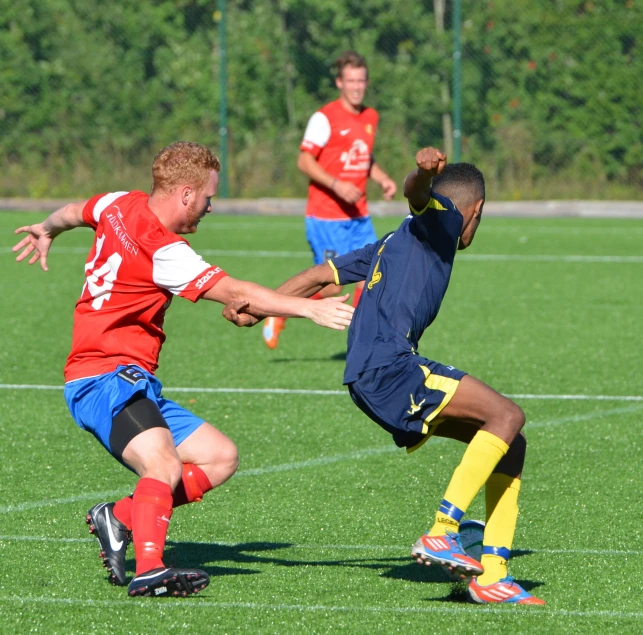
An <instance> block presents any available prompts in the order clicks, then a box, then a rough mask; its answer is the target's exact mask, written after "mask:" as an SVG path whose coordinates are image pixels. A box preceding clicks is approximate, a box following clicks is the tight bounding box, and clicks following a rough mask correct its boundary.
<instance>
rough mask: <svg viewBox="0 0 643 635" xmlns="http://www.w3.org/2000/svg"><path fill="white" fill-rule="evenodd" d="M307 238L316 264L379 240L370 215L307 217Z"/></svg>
mask: <svg viewBox="0 0 643 635" xmlns="http://www.w3.org/2000/svg"><path fill="white" fill-rule="evenodd" d="M306 238H307V239H308V244H309V245H310V248H311V249H312V250H313V260H314V263H315V264H316V265H320V264H321V263H322V262H326V261H327V260H330V259H331V258H335V257H336V256H343V255H344V254H347V253H348V252H349V251H354V250H355V249H361V248H362V247H365V246H366V245H370V244H371V243H374V242H376V241H377V236H376V234H375V229H374V228H373V221H372V220H371V218H370V216H366V217H363V218H353V219H351V220H320V219H319V218H311V217H309V216H308V217H306Z"/></svg>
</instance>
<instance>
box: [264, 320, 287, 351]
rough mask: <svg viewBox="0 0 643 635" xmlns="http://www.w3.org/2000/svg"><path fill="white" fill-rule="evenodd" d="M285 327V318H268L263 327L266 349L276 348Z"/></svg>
mask: <svg viewBox="0 0 643 635" xmlns="http://www.w3.org/2000/svg"><path fill="white" fill-rule="evenodd" d="M285 327H286V318H282V317H269V318H266V322H265V324H264V325H263V330H262V333H263V341H264V342H265V343H266V346H267V347H268V348H271V349H274V348H277V344H278V343H279V334H280V333H281V332H282V331H283V330H284V328H285Z"/></svg>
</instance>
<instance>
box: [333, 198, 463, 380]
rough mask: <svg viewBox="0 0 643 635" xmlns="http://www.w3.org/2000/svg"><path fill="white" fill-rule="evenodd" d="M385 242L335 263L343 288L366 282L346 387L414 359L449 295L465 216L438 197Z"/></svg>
mask: <svg viewBox="0 0 643 635" xmlns="http://www.w3.org/2000/svg"><path fill="white" fill-rule="evenodd" d="M411 212H412V213H411V214H410V215H409V216H408V217H407V218H406V219H405V220H404V221H403V222H402V224H401V225H400V226H399V228H398V229H397V230H396V231H395V232H393V233H391V234H389V235H388V236H385V237H384V238H382V239H381V240H380V241H378V242H376V243H373V244H371V245H367V246H366V247H363V248H362V249H358V250H356V251H352V252H350V253H348V254H346V255H344V256H339V257H337V258H333V259H332V260H331V261H329V262H330V264H331V266H332V267H333V269H334V270H335V277H336V282H337V283H338V284H340V285H344V284H350V283H352V282H358V281H360V280H364V281H366V284H365V285H364V291H363V293H362V297H361V298H360V301H359V304H358V306H357V309H356V311H355V314H354V315H353V321H352V323H351V326H350V330H349V333H348V352H347V355H346V371H345V373H344V383H345V384H348V383H351V382H354V381H355V380H357V378H358V376H359V375H360V373H363V372H364V371H366V370H370V369H373V368H380V367H382V366H386V365H388V364H390V363H392V362H394V361H395V360H397V359H398V358H399V357H400V356H403V355H412V354H413V353H414V352H415V351H416V350H417V346H418V341H419V339H420V337H422V334H423V333H424V331H425V329H426V328H427V327H428V326H429V325H430V324H431V323H432V322H433V320H435V318H436V316H437V314H438V311H439V310H440V305H441V303H442V298H444V294H445V293H446V291H447V287H448V285H449V278H450V277H451V270H452V269H453V259H454V257H455V252H456V250H457V247H458V239H459V237H460V234H461V233H462V223H463V218H462V214H461V213H460V212H459V211H458V209H457V208H456V207H455V205H454V204H453V203H452V202H451V200H450V199H448V198H446V197H444V196H440V195H439V194H436V193H435V192H434V193H432V198H431V200H430V201H429V203H428V204H427V206H426V207H425V208H424V209H423V210H419V211H416V210H413V209H412V208H411Z"/></svg>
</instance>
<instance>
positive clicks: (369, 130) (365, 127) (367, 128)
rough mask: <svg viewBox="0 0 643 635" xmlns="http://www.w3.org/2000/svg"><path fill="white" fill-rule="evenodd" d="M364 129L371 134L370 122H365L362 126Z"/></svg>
mask: <svg viewBox="0 0 643 635" xmlns="http://www.w3.org/2000/svg"><path fill="white" fill-rule="evenodd" d="M364 129H365V130H366V134H373V126H372V124H370V123H367V124H366V126H364Z"/></svg>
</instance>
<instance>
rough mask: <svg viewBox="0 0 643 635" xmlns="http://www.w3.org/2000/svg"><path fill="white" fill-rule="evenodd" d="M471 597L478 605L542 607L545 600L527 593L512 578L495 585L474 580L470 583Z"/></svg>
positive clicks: (509, 577) (504, 579)
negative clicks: (531, 605)
mask: <svg viewBox="0 0 643 635" xmlns="http://www.w3.org/2000/svg"><path fill="white" fill-rule="evenodd" d="M468 591H469V597H470V598H471V599H472V600H473V601H474V602H478V604H533V605H538V606H542V605H543V604H545V600H541V599H540V598H537V597H534V596H533V595H531V593H528V592H527V591H525V590H524V589H523V588H522V587H521V586H520V585H519V584H518V583H517V582H515V581H514V579H513V578H512V577H511V576H508V577H506V578H502V579H501V580H499V581H498V582H494V583H493V584H487V585H484V586H483V585H482V584H478V579H477V578H473V579H472V580H471V582H470V583H469V588H468Z"/></svg>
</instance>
